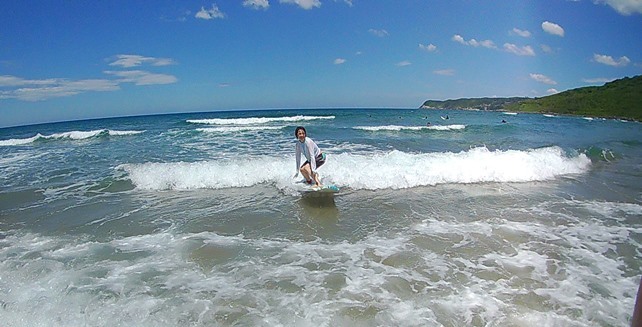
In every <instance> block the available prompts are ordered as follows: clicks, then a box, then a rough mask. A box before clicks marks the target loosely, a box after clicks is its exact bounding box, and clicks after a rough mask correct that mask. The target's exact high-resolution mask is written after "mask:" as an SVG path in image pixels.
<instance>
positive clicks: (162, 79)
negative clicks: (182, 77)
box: [104, 70, 178, 85]
mask: <svg viewBox="0 0 642 327" xmlns="http://www.w3.org/2000/svg"><path fill="white" fill-rule="evenodd" d="M104 73H105V74H109V75H114V76H116V77H120V79H119V80H118V82H120V83H134V84H136V85H156V84H172V83H176V82H177V81H178V79H177V78H176V77H175V76H172V75H167V74H154V73H150V72H146V71H142V70H123V71H105V72H104Z"/></svg>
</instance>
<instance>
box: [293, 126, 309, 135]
mask: <svg viewBox="0 0 642 327" xmlns="http://www.w3.org/2000/svg"><path fill="white" fill-rule="evenodd" d="M300 129H302V130H303V133H305V136H308V132H307V131H306V130H305V127H303V126H299V127H297V128H296V129H295V130H294V137H297V134H299V130H300Z"/></svg>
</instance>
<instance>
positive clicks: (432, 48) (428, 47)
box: [419, 43, 437, 52]
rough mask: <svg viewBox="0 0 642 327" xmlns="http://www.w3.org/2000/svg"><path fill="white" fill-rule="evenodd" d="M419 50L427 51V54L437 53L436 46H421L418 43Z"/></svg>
mask: <svg viewBox="0 0 642 327" xmlns="http://www.w3.org/2000/svg"><path fill="white" fill-rule="evenodd" d="M419 49H421V50H425V51H428V52H435V51H437V46H436V45H434V44H432V43H431V44H428V45H423V44H421V43H419Z"/></svg>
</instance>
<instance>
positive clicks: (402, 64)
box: [395, 60, 412, 67]
mask: <svg viewBox="0 0 642 327" xmlns="http://www.w3.org/2000/svg"><path fill="white" fill-rule="evenodd" d="M410 65H412V63H411V62H410V61H408V60H404V61H400V62H398V63H396V64H395V66H397V67H404V66H410Z"/></svg>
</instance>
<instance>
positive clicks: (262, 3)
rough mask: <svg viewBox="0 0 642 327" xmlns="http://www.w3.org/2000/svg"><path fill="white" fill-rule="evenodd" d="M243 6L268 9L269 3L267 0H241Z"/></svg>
mask: <svg viewBox="0 0 642 327" xmlns="http://www.w3.org/2000/svg"><path fill="white" fill-rule="evenodd" d="M243 6H244V7H249V8H252V9H268V7H270V3H269V2H268V0H243Z"/></svg>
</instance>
